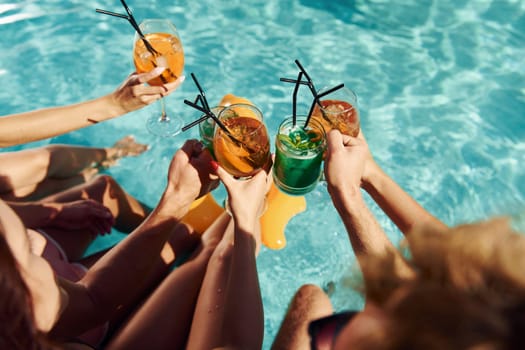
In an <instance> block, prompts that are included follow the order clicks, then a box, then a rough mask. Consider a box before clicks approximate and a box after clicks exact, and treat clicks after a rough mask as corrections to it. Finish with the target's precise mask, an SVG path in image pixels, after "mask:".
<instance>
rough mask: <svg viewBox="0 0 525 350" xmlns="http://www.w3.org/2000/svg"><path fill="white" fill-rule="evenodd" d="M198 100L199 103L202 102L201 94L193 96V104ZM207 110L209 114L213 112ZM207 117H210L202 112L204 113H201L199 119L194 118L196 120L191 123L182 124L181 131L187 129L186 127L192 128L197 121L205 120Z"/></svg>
mask: <svg viewBox="0 0 525 350" xmlns="http://www.w3.org/2000/svg"><path fill="white" fill-rule="evenodd" d="M199 101H200V102H201V103H203V102H202V96H201V95H197V98H195V101H194V102H193V103H194V104H197V102H199ZM209 112H210V113H211V114H213V112H212V111H211V110H210V111H209ZM214 115H215V114H214ZM209 117H210V116H209V114H207V113H204V115H203V116H202V117H200V118H199V119H196V120H194V121H192V122H191V123H189V124H187V125H184V126H183V127H182V131H186V130H188V129H190V128H193V127H194V126H195V125H197V124H199V123H201V122H203V121H205V120H206V119H208V118H209ZM214 120H215V119H214Z"/></svg>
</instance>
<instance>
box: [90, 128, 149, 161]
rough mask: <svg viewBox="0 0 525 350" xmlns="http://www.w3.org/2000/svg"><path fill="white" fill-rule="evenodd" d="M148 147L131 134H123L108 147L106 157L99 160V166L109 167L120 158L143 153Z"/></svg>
mask: <svg viewBox="0 0 525 350" xmlns="http://www.w3.org/2000/svg"><path fill="white" fill-rule="evenodd" d="M148 149H149V146H148V145H144V144H142V143H138V142H136V141H135V138H134V137H133V136H131V135H128V136H125V137H123V138H122V139H120V140H118V141H117V142H115V144H114V145H113V147H111V148H110V149H109V151H108V157H107V159H105V160H104V161H102V162H100V164H99V168H102V169H106V168H109V167H111V166H113V165H115V164H117V162H118V160H119V159H120V158H123V157H131V156H133V157H135V156H138V155H140V154H142V153H144V152H145V151H147V150H148Z"/></svg>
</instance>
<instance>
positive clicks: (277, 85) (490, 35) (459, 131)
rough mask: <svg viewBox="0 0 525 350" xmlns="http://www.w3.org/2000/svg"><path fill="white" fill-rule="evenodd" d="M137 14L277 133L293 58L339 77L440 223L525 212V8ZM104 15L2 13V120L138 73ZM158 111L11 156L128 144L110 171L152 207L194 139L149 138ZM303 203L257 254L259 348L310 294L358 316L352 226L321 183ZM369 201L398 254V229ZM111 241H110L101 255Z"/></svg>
mask: <svg viewBox="0 0 525 350" xmlns="http://www.w3.org/2000/svg"><path fill="white" fill-rule="evenodd" d="M129 4H130V6H131V7H132V9H133V11H134V13H135V15H136V16H137V18H139V19H142V18H147V17H168V18H171V19H172V20H173V22H174V23H175V24H176V26H177V28H178V30H179V34H180V35H181V38H182V42H183V45H184V49H185V54H186V67H185V74H186V75H189V73H190V72H193V73H195V74H196V75H197V77H198V78H199V81H201V83H202V85H203V86H204V87H205V89H206V91H207V96H208V99H209V100H210V101H211V102H212V103H214V102H215V103H216V102H218V101H219V100H220V99H221V97H222V96H223V95H224V94H226V93H229V92H231V93H234V94H237V95H242V96H245V97H247V98H249V99H251V100H252V101H253V102H255V103H256V104H257V105H258V106H259V107H260V108H261V110H262V111H263V113H264V117H265V121H266V123H267V125H268V128H269V130H270V133H271V134H272V137H273V136H274V135H275V131H276V130H277V126H278V125H279V123H280V121H281V120H282V119H283V118H284V117H285V116H287V115H290V113H291V94H292V88H293V87H292V86H291V85H288V84H284V83H281V82H280V81H279V78H280V77H294V76H296V75H297V70H296V67H295V65H294V64H293V60H294V59H299V60H300V61H301V63H303V65H304V66H305V67H306V68H307V70H308V72H309V73H310V74H311V76H312V77H313V78H314V79H315V82H316V84H317V86H318V87H319V88H320V87H322V86H325V85H335V84H337V83H340V82H344V83H345V84H346V85H347V86H349V87H351V88H352V89H354V90H355V91H356V92H357V94H358V96H359V107H360V111H361V117H362V129H363V131H364V133H365V135H366V137H367V140H368V142H369V145H370V148H371V150H372V152H373V154H374V156H375V158H376V160H377V161H378V163H379V164H380V165H381V166H382V167H383V168H384V169H385V171H387V172H388V173H389V174H390V175H391V176H392V177H393V178H394V179H395V180H396V181H398V182H399V183H400V185H401V186H402V187H403V188H405V189H406V190H407V191H408V192H409V193H410V194H411V195H413V196H414V197H415V198H416V199H417V200H418V201H420V202H421V203H422V204H423V206H424V207H425V208H427V209H428V210H430V211H431V212H432V213H433V214H435V215H436V216H438V217H439V218H440V219H442V220H443V221H444V222H446V223H447V224H450V225H454V224H457V223H461V222H467V221H472V220H479V219H482V218H485V217H487V216H489V215H493V214H499V213H513V214H517V213H518V212H520V211H523V210H525V205H524V203H525V168H524V166H523V164H525V121H524V119H523V118H524V115H525V71H524V70H523V57H525V3H524V2H523V1H512V0H492V1H490V0H486V1H485V0H484V1H480V0H407V1H403V2H402V4H399V3H396V4H394V3H393V2H385V1H380V0H367V1H365V0H351V1H342V0H340V1H330V2H320V1H314V0H265V1H263V0H247V1H226V0H218V1H215V0H213V1H212V0H203V1H199V2H192V1H188V0H181V1H177V2H176V3H174V2H173V1H168V0H157V1H143V2H139V1H133V0H129ZM97 7H102V8H107V9H108V10H114V11H121V6H120V3H119V2H118V1H109V2H108V1H105V2H95V3H86V2H84V1H82V0H72V1H68V2H67V3H65V2H63V1H60V0H39V1H27V2H15V1H11V3H9V2H8V1H5V3H4V4H0V35H1V36H2V40H1V41H0V50H1V51H2V55H1V56H0V79H1V80H2V86H3V89H2V90H0V115H5V114H10V113H15V112H21V111H26V110H30V109H36V108H42V107H47V106H53V105H61V104H67V103H74V102H79V101H81V100H85V99H89V98H94V97H97V96H100V95H101V94H104V93H109V92H110V91H112V89H114V88H116V86H117V84H119V83H120V82H121V81H122V80H123V79H124V78H125V77H126V76H127V74H129V73H130V72H131V70H132V69H133V68H132V61H131V47H132V39H133V32H132V28H131V26H129V24H128V23H127V22H126V21H123V20H120V19H116V18H112V17H109V16H102V15H100V14H96V13H95V8H97ZM196 93H197V91H196V89H195V87H194V86H193V85H192V84H191V81H189V80H188V81H187V82H186V83H185V84H184V85H183V86H182V87H181V88H180V89H179V90H178V91H176V92H175V93H174V94H172V95H171V96H170V97H168V99H167V104H168V107H169V108H170V109H171V110H172V111H174V112H172V113H177V114H179V115H180V116H182V117H183V118H184V119H185V120H186V121H187V122H189V121H190V120H193V119H195V118H196V117H197V115H196V113H195V112H194V111H193V110H192V109H190V108H189V107H187V106H185V105H184V104H183V103H182V100H183V99H184V98H188V99H191V98H193V97H194V96H195V94H196ZM309 99H310V97H309V95H308V93H307V92H302V94H301V95H300V99H299V106H300V111H303V112H305V111H306V110H307V107H308V105H309V103H310V100H309ZM156 108H157V106H150V107H148V108H146V109H144V110H141V111H137V112H133V113H131V114H129V115H127V116H125V117H122V118H119V119H116V120H112V121H108V122H106V123H101V124H99V125H95V126H93V127H90V128H87V129H84V130H80V131H76V132H73V133H71V134H68V135H63V136H60V137H56V138H54V139H52V140H44V141H39V142H35V143H33V144H30V145H25V146H20V147H13V148H12V149H20V148H27V147H34V146H37V145H45V144H47V143H50V142H52V143H60V142H65V143H67V142H70V143H77V144H83V145H94V146H98V145H110V144H112V143H114V142H115V141H116V139H118V138H120V137H122V136H124V135H126V134H134V135H135V136H136V138H137V139H138V140H140V141H142V142H146V143H149V144H150V145H151V149H150V150H149V151H148V152H147V153H146V154H144V155H143V156H141V157H138V158H130V159H124V160H122V161H121V163H120V165H119V166H117V167H114V168H112V169H110V171H109V172H110V173H111V174H112V175H113V176H114V177H115V178H116V179H117V180H118V181H119V182H120V183H122V185H123V186H124V187H125V188H126V189H127V190H128V191H129V192H131V193H132V194H133V195H135V196H137V197H138V198H140V199H141V200H143V201H144V202H146V203H148V204H150V205H154V204H155V203H156V201H157V200H158V197H159V194H160V193H161V191H162V189H163V187H164V185H165V181H166V176H165V173H166V171H167V168H168V165H169V160H170V158H171V155H172V154H173V152H174V150H176V149H177V148H178V147H179V146H180V145H181V144H182V143H183V142H184V139H185V138H189V137H197V136H198V135H197V130H196V129H194V130H193V129H192V130H190V131H189V132H188V133H187V134H184V135H182V136H178V137H176V138H174V139H155V138H154V137H153V136H152V135H150V134H148V132H147V130H146V128H145V125H144V123H145V119H146V118H147V117H148V116H149V114H150V113H153V112H155V111H156ZM272 149H274V146H273V145H272ZM136 169H141V174H142V175H143V176H142V177H139V176H136ZM349 171H351V169H349ZM144 179H147V184H146V185H144V181H145V180H144ZM217 196H218V197H221V196H224V191H222V192H221V191H219V192H218V194H217ZM306 198H307V201H308V209H307V211H306V212H304V213H301V214H299V215H297V216H296V217H295V218H294V219H293V220H292V221H291V222H290V223H289V225H288V227H287V231H286V236H287V239H288V245H287V247H286V248H285V249H284V250H282V251H271V250H267V249H263V250H262V252H261V254H260V256H259V258H258V267H259V271H260V279H261V287H262V293H263V301H264V305H265V320H266V333H265V344H264V347H265V349H268V348H269V347H270V344H271V341H272V338H273V336H274V335H275V332H276V331H277V329H278V326H279V322H280V320H281V318H282V317H283V315H284V312H285V309H286V306H287V303H288V301H289V300H290V298H291V296H292V295H293V292H294V291H295V289H296V288H297V287H299V286H300V285H301V284H303V283H316V284H319V285H320V286H322V287H324V288H325V289H326V290H327V291H329V292H330V293H332V294H331V295H332V300H333V301H334V304H335V305H336V307H337V308H338V309H343V308H347V307H353V308H356V307H357V308H358V307H360V306H361V305H362V299H361V298H360V297H359V295H358V294H357V293H356V292H353V291H351V290H350V289H349V285H351V284H352V283H354V282H355V278H354V277H351V275H352V273H351V272H352V271H353V270H354V269H355V268H356V265H355V263H354V256H353V254H352V252H351V249H350V247H349V244H348V238H347V236H346V233H345V230H344V226H343V225H342V223H341V222H340V219H339V217H338V216H337V213H336V211H335V209H333V208H332V206H331V205H328V204H329V203H330V198H329V196H328V194H327V191H326V186H325V185H324V184H320V185H319V186H318V188H317V189H316V190H315V191H313V192H312V193H310V194H308V195H307V196H306ZM367 200H368V201H369V203H370V204H371V205H372V208H373V211H374V213H375V214H376V215H377V217H378V219H379V221H380V223H381V224H382V225H383V227H385V230H386V231H387V233H388V235H389V237H390V238H391V239H392V240H393V241H394V242H395V243H398V242H399V241H400V239H401V234H400V233H399V232H398V230H397V229H396V228H395V227H394V225H393V224H392V223H390V222H389V220H388V219H387V218H386V217H385V215H384V214H382V212H380V211H379V210H378V209H377V207H375V206H373V203H372V201H371V200H370V199H369V198H368V199H367ZM115 235H118V234H117V233H115ZM116 237H118V236H116ZM109 243H111V242H110V241H100V242H98V244H99V246H98V247H100V246H103V245H104V244H109ZM95 248H97V247H95Z"/></svg>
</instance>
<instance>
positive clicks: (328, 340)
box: [308, 311, 359, 350]
mask: <svg viewBox="0 0 525 350" xmlns="http://www.w3.org/2000/svg"><path fill="white" fill-rule="evenodd" d="M358 313H359V311H344V312H339V313H336V314H333V315H330V316H327V317H323V318H320V319H317V320H314V321H312V322H310V324H309V325H308V334H310V348H311V349H312V350H317V349H318V348H319V346H320V344H325V345H327V344H330V346H331V347H333V345H334V343H335V339H336V338H337V335H338V334H339V332H340V331H341V330H342V329H343V327H344V326H346V325H347V323H348V322H350V320H351V319H352V318H353V317H354V316H355V315H357V314H358Z"/></svg>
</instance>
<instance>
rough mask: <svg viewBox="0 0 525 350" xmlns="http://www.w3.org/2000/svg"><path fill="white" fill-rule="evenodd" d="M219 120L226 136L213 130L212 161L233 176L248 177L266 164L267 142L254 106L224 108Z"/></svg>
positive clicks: (221, 130)
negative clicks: (213, 156) (214, 160)
mask: <svg viewBox="0 0 525 350" xmlns="http://www.w3.org/2000/svg"><path fill="white" fill-rule="evenodd" d="M219 120H220V121H221V122H222V124H223V125H224V126H225V127H226V128H227V129H228V131H229V135H228V133H227V132H226V131H225V130H223V129H222V128H220V127H216V131H215V136H214V139H213V148H214V152H215V158H217V161H218V162H219V164H220V165H221V166H222V167H223V168H224V169H225V170H226V171H228V172H229V173H230V174H232V175H233V176H237V177H240V178H243V177H244V178H245V177H250V176H252V175H254V174H255V173H257V172H258V171H259V170H261V169H263V168H265V167H266V166H268V165H269V164H270V140H269V137H268V131H267V130H266V126H265V125H264V123H263V120H262V113H261V112H260V111H259V109H257V108H256V107H255V106H252V105H247V104H234V105H231V106H229V107H227V108H225V109H224V110H223V111H222V112H221V113H220V115H219Z"/></svg>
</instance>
